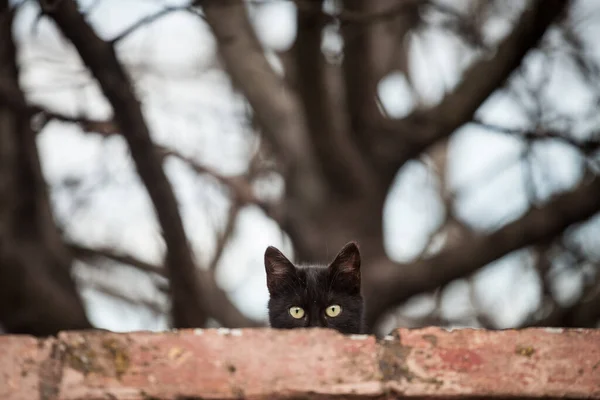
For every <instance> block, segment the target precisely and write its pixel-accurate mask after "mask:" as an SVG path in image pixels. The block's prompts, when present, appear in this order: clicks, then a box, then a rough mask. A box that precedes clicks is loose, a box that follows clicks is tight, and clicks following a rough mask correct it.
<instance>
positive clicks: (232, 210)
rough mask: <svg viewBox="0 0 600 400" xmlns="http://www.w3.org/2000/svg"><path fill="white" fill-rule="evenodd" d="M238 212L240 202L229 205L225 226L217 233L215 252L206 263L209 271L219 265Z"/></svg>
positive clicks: (233, 228)
mask: <svg viewBox="0 0 600 400" xmlns="http://www.w3.org/2000/svg"><path fill="white" fill-rule="evenodd" d="M239 213H240V204H239V203H237V202H234V203H232V204H231V206H229V212H228V213H227V223H226V224H225V228H223V231H222V232H219V233H218V234H217V244H216V250H215V254H214V256H213V257H212V259H211V261H210V263H209V264H208V270H209V271H213V272H214V271H215V270H216V269H217V265H219V261H220V260H221V257H222V256H223V252H224V251H225V246H227V242H228V241H229V238H230V237H231V236H232V235H233V231H234V230H235V224H236V222H237V217H238V214H239Z"/></svg>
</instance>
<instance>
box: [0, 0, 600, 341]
mask: <svg viewBox="0 0 600 400" xmlns="http://www.w3.org/2000/svg"><path fill="white" fill-rule="evenodd" d="M0 19H1V22H0V29H2V32H1V33H0V69H1V72H0V326H1V328H2V331H3V332H6V333H10V332H16V333H31V334H35V335H48V334H54V333H56V332H57V331H59V330H64V329H89V328H92V327H97V328H104V329H109V330H114V331H131V330H164V329H169V328H185V327H201V326H206V327H218V326H224V327H250V326H265V325H266V324H267V320H266V303H267V300H268V292H267V289H266V282H265V272H264V265H263V254H264V251H265V248H266V247H267V246H269V245H274V246H276V247H278V248H279V249H281V250H282V251H283V252H284V253H285V254H286V255H287V256H288V257H289V258H290V259H293V260H296V261H302V262H318V263H328V262H330V261H331V259H332V258H333V257H334V256H335V254H337V252H338V251H339V250H340V249H341V247H342V246H343V244H345V243H346V242H348V241H350V240H357V241H358V243H359V246H360V249H361V255H362V285H363V292H364V295H365V298H366V301H367V322H368V326H369V331H370V332H376V333H380V334H381V333H384V334H385V333H387V332H389V331H390V330H391V329H393V328H394V327H399V326H403V327H417V326H427V325H437V326H446V327H467V326H468V327H485V328H489V329H503V328H511V327H526V326H564V327H598V326H599V322H600V276H599V272H600V270H599V265H600V219H599V218H598V212H599V211H600V177H598V171H599V166H600V152H598V149H599V148H600V113H599V112H598V107H599V105H600V43H599V42H598V40H596V39H597V38H598V37H600V3H598V2H597V1H593V0H586V1H584V0H577V1H558V0H546V1H541V0H534V1H524V0H523V1H520V0H519V1H510V2H507V1H500V0H487V1H484V0H460V1H449V0H446V1H441V0H437V1H434V0H431V1H428V0H371V1H364V0H296V1H291V0H290V1H288V0H246V1H242V0H200V1H195V2H190V1H166V0H85V1H83V0H82V1H79V2H76V1H73V0H62V1H50V0H44V1H42V0H40V1H31V0H22V1H15V0H10V1H9V0H0Z"/></svg>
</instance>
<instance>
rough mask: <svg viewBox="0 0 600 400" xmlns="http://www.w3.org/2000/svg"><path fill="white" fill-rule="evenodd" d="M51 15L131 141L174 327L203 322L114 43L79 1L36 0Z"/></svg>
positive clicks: (174, 208)
mask: <svg viewBox="0 0 600 400" xmlns="http://www.w3.org/2000/svg"><path fill="white" fill-rule="evenodd" d="M40 5H41V7H42V10H43V11H44V12H45V13H46V14H47V15H48V16H49V17H51V18H52V19H53V20H54V21H55V22H56V24H57V26H58V27H59V29H60V30H61V31H62V33H63V34H64V35H65V36H66V37H67V38H68V39H69V40H70V41H71V42H72V43H73V45H74V46H75V48H76V49H77V51H78V53H79V55H80V56H81V59H82V60H83V62H84V63H85V64H86V65H87V66H88V68H89V69H90V70H91V72H92V74H93V75H94V77H95V78H96V79H97V81H98V83H99V85H100V87H101V89H102V91H103V93H104V95H105V96H106V98H107V99H108V101H109V102H110V104H111V105H112V108H113V112H114V118H115V121H116V122H117V125H118V126H119V127H120V128H121V132H122V134H123V136H124V138H125V140H126V141H127V143H128V145H129V149H130V151H131V155H132V157H133V160H134V162H135V165H136V168H137V171H138V173H139V175H140V178H141V180H142V182H144V185H145V186H146V189H147V190H148V194H149V195H150V198H151V199H152V203H153V205H154V209H155V212H156V215H157V217H158V220H159V222H160V225H161V227H162V229H163V235H164V238H165V242H166V246H167V254H166V265H167V270H168V271H169V280H170V285H171V290H170V297H171V301H172V305H171V307H172V318H173V324H174V326H175V327H200V326H204V324H205V322H206V319H207V318H208V317H209V316H210V315H209V314H208V313H207V310H206V307H207V304H208V303H209V302H210V301H211V299H210V298H208V297H206V294H205V293H202V287H201V285H200V284H199V282H198V276H197V273H196V272H197V271H196V266H195V263H194V261H193V259H192V252H191V249H190V246H189V242H188V240H187V237H186V234H185V231H184V228H183V224H182V221H181V216H180V214H179V209H178V205H177V200H176V198H175V195H174V193H173V190H172V188H171V185H170V183H169V181H168V179H167V177H166V175H165V173H164V171H163V169H162V163H161V158H160V155H159V154H158V153H157V152H156V149H155V147H154V144H153V143H152V140H151V138H150V132H149V130H148V127H147V125H146V122H145V120H144V117H143V115H142V111H141V109H140V106H139V102H138V100H137V98H136V97H135V95H134V92H133V87H132V85H131V83H130V80H129V77H128V76H127V74H126V72H125V71H124V70H123V68H122V66H121V64H120V63H119V61H118V60H117V57H116V54H115V52H114V49H113V47H112V46H111V45H110V44H109V43H106V42H104V41H103V40H101V39H100V38H99V37H98V36H97V35H96V34H95V32H94V31H93V30H92V28H91V27H90V26H89V25H88V24H87V22H86V21H85V20H84V18H83V16H82V15H81V14H80V13H79V10H78V7H77V3H75V2H74V1H72V0H62V1H60V2H58V3H55V2H52V3H48V1H44V0H40Z"/></svg>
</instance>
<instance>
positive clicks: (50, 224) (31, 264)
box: [0, 0, 92, 336]
mask: <svg viewBox="0 0 600 400" xmlns="http://www.w3.org/2000/svg"><path fill="white" fill-rule="evenodd" d="M12 20H13V11H12V10H10V9H9V6H8V0H2V1H0V29H2V33H1V34H0V76H1V77H2V79H3V82H2V84H3V85H9V86H11V87H13V88H14V89H16V90H15V93H18V94H19V95H20V96H23V94H22V92H21V91H20V90H18V82H19V74H18V68H17V64H16V50H15V46H14V43H13V40H12ZM19 100H22V101H24V99H19ZM0 193H2V196H1V197H0V322H1V323H2V325H3V326H4V328H5V330H6V331H8V332H11V333H27V334H34V335H40V336H44V335H51V334H55V333H57V332H58V331H59V330H65V329H87V328H91V327H92V326H91V324H90V322H89V320H88V319H87V316H86V313H85V309H84V306H83V303H82V301H81V299H80V297H79V295H78V293H77V289H76V287H75V283H74V282H73V279H72V278H71V275H70V273H71V258H70V255H69V253H68V251H67V250H66V248H65V246H64V244H63V242H62V240H61V237H60V234H59V232H58V229H57V227H56V225H55V223H54V220H53V217H52V213H51V210H50V204H49V198H48V193H47V191H46V183H45V181H44V178H43V175H42V171H41V166H40V160H39V156H38V152H37V148H36V142H35V134H34V132H33V131H32V129H31V121H30V115H29V114H27V113H17V112H15V111H14V110H12V109H9V108H6V107H0Z"/></svg>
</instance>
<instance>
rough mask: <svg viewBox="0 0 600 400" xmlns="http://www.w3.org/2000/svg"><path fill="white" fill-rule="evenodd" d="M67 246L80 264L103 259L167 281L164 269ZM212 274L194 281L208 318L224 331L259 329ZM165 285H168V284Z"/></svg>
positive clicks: (204, 273)
mask: <svg viewBox="0 0 600 400" xmlns="http://www.w3.org/2000/svg"><path fill="white" fill-rule="evenodd" d="M68 246H69V249H70V250H71V251H72V252H73V255H74V256H75V257H77V258H78V259H81V260H82V261H87V262H90V261H93V260H95V259H102V258H105V259H108V260H112V261H116V262H117V263H120V264H123V265H128V266H131V267H134V268H136V269H138V270H140V271H143V272H150V273H154V274H157V275H159V276H162V277H165V278H169V275H168V270H167V269H166V268H164V267H162V266H158V265H153V264H151V263H148V262H146V261H143V260H140V259H139V258H137V257H135V256H132V255H129V254H125V253H122V252H118V251H115V250H114V249H110V248H95V247H90V246H85V245H82V244H79V243H73V242H70V243H68ZM214 273H215V271H214V269H207V270H204V269H202V270H198V271H197V275H198V280H199V282H200V284H201V285H202V290H203V293H205V295H204V296H205V297H208V298H209V299H210V301H207V302H206V303H204V307H206V310H207V313H208V315H210V316H211V317H212V318H214V319H215V320H217V321H219V322H220V323H221V324H223V325H224V326H227V327H252V326H261V325H262V324H261V323H260V322H258V321H254V320H252V319H250V318H248V317H246V316H244V315H243V314H242V313H241V312H240V311H239V310H238V309H237V308H236V307H235V306H234V305H233V304H232V303H231V301H230V300H229V298H228V297H227V295H226V294H225V292H224V291H223V290H222V289H221V288H220V287H219V285H218V284H217V282H216V279H215V274H214ZM169 282H171V281H170V280H169ZM169 288H170V290H172V283H169ZM104 289H106V288H104ZM170 290H169V292H170ZM111 293H115V294H116V293H117V292H116V291H111ZM197 301H204V299H197Z"/></svg>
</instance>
